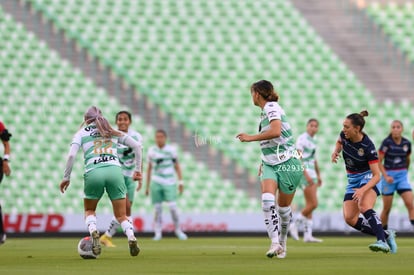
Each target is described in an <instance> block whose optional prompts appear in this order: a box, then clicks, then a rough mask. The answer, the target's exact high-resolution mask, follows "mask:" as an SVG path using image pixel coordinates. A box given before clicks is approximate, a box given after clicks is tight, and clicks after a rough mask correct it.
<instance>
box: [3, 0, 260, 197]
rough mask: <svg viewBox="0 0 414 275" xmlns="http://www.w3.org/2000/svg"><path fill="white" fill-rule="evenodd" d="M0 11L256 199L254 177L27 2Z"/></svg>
mask: <svg viewBox="0 0 414 275" xmlns="http://www.w3.org/2000/svg"><path fill="white" fill-rule="evenodd" d="M1 5H2V6H3V9H4V10H5V11H6V12H7V13H9V14H10V15H12V16H13V17H14V19H15V20H16V21H18V22H21V23H22V24H23V25H24V26H25V28H27V29H28V30H29V31H31V32H33V33H34V34H36V35H37V36H38V37H39V38H40V39H42V40H43V41H45V42H46V43H47V45H48V46H49V47H50V48H51V49H53V50H55V51H56V52H58V53H59V55H60V56H61V57H62V58H64V59H66V60H68V61H70V62H71V64H72V65H73V66H74V67H75V68H79V69H80V70H81V71H82V73H83V74H84V75H86V76H87V77H89V78H90V79H92V80H93V81H94V83H95V84H96V85H97V86H98V87H102V88H104V89H105V90H106V91H108V93H109V94H110V95H112V96H114V97H116V98H118V100H119V102H120V103H121V104H123V105H125V106H127V107H128V109H129V110H131V111H132V112H133V113H135V114H138V115H139V116H140V117H142V118H143V119H144V121H145V122H146V123H148V124H151V125H153V126H154V127H156V128H164V129H166V130H167V131H168V133H169V135H170V137H171V140H172V141H173V142H175V143H177V144H179V145H180V147H181V148H185V149H186V150H187V152H189V151H190V152H191V153H192V154H193V156H194V157H195V159H196V160H197V161H200V162H203V163H204V164H205V165H206V166H207V167H209V169H211V170H213V171H217V172H218V173H219V174H220V176H221V177H222V178H224V179H227V180H230V181H231V182H233V183H234V184H235V186H236V187H238V188H240V189H242V190H244V191H246V192H247V193H248V194H249V195H250V196H252V197H257V195H258V192H259V189H258V188H257V186H256V185H255V184H252V183H255V182H257V177H253V176H252V175H251V173H249V172H248V171H246V170H245V169H243V168H241V167H240V165H238V164H237V163H236V162H235V161H233V160H231V159H229V158H228V157H226V156H225V155H224V154H223V152H222V151H221V150H217V149H216V148H214V147H213V146H210V144H209V143H206V144H203V145H202V146H199V145H196V144H195V142H194V135H195V134H196V133H191V132H189V130H188V129H186V127H185V125H184V124H181V123H179V122H177V121H175V120H174V119H173V117H172V116H171V114H168V113H166V112H164V111H163V110H161V108H159V106H158V105H157V104H156V103H154V101H152V100H150V99H149V98H148V96H147V95H145V94H149V93H151V92H150V91H149V92H146V93H138V92H137V91H136V90H137V89H139V88H138V87H134V86H131V85H130V84H126V82H125V79H124V78H123V77H120V76H118V75H116V73H115V72H114V71H113V70H112V69H110V68H109V67H108V66H105V64H104V63H105V61H104V60H100V59H98V58H95V57H93V56H92V55H91V53H90V52H89V51H88V50H86V49H85V48H83V47H79V45H78V44H77V43H76V42H75V40H74V39H71V38H70V37H68V36H66V33H65V32H64V31H62V30H58V29H57V28H56V27H55V26H54V25H53V23H52V22H51V21H48V20H45V18H44V17H43V16H44V15H43V14H42V13H39V12H35V11H34V9H32V6H31V5H32V4H31V2H30V1H20V0H13V1H4V2H1Z"/></svg>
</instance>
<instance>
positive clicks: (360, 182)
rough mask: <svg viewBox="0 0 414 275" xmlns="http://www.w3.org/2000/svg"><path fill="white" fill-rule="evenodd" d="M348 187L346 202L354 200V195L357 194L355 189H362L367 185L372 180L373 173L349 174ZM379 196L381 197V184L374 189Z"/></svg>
mask: <svg viewBox="0 0 414 275" xmlns="http://www.w3.org/2000/svg"><path fill="white" fill-rule="evenodd" d="M347 177H348V185H347V186H346V191H345V196H344V201H348V200H352V195H353V194H354V193H355V190H354V189H357V188H361V187H362V186H364V185H366V184H367V183H368V182H369V180H370V179H371V178H372V172H371V171H370V170H368V171H366V172H364V173H360V174H348V175H347ZM372 189H373V190H374V191H375V193H377V196H379V195H380V192H379V183H378V184H377V185H375V186H374V187H373V188H372Z"/></svg>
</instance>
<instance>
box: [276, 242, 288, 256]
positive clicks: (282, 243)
mask: <svg viewBox="0 0 414 275" xmlns="http://www.w3.org/2000/svg"><path fill="white" fill-rule="evenodd" d="M280 245H281V246H282V248H283V251H282V252H280V253H278V254H277V256H276V257H278V258H279V259H284V258H286V254H287V246H286V242H280Z"/></svg>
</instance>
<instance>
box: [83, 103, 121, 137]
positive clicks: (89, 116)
mask: <svg viewBox="0 0 414 275" xmlns="http://www.w3.org/2000/svg"><path fill="white" fill-rule="evenodd" d="M84 118H85V122H84V123H83V124H85V123H86V124H90V123H92V122H95V124H96V128H97V129H98V132H99V134H100V135H101V137H104V138H110V137H112V136H113V135H114V133H115V130H114V129H113V128H112V127H111V125H110V124H109V122H108V120H107V119H106V118H104V117H103V115H102V112H101V110H100V109H99V108H97V107H96V106H91V107H89V109H88V110H86V112H85V115H84ZM83 124H82V125H83Z"/></svg>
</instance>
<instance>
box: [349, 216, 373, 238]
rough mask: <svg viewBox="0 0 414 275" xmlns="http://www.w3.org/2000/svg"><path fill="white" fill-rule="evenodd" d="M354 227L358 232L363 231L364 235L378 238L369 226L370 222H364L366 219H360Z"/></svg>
mask: <svg viewBox="0 0 414 275" xmlns="http://www.w3.org/2000/svg"><path fill="white" fill-rule="evenodd" d="M352 227H353V228H355V229H356V230H358V231H361V232H362V233H365V234H368V235H372V236H376V235H375V233H374V232H373V231H372V229H371V227H370V226H369V224H368V222H367V221H366V220H365V221H364V218H358V221H357V223H356V224H355V225H354V226H352Z"/></svg>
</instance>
